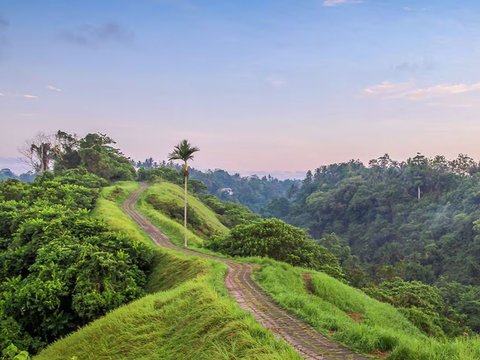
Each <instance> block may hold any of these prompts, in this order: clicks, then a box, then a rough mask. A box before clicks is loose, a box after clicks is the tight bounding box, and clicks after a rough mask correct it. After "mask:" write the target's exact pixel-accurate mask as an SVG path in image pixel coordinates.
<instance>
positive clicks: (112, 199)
mask: <svg viewBox="0 0 480 360" xmlns="http://www.w3.org/2000/svg"><path fill="white" fill-rule="evenodd" d="M119 188H120V189H122V190H119ZM135 189H136V184H134V183H122V184H119V185H115V186H113V187H109V188H106V189H104V190H103V191H102V198H101V199H100V200H99V202H98V206H97V209H96V210H95V211H96V214H97V216H100V217H102V218H104V219H105V220H106V221H107V222H109V223H110V225H111V226H112V227H114V228H115V229H116V230H118V231H122V232H124V233H126V234H128V236H130V237H135V238H138V239H140V238H141V239H143V240H144V241H146V242H147V243H149V244H151V246H154V245H153V243H152V242H151V241H150V240H149V238H148V236H147V235H146V234H144V233H142V232H141V231H140V229H139V228H138V227H137V226H136V224H135V223H133V221H132V220H131V219H130V218H129V217H128V216H127V215H125V214H124V213H123V212H122V211H121V209H120V208H119V203H120V202H121V201H122V200H123V199H125V198H126V196H128V194H129V192H131V191H133V190H135ZM156 249H157V256H156V264H155V267H154V269H153V271H152V274H151V275H150V279H149V283H148V286H147V291H148V292H150V293H151V295H148V296H145V297H143V298H141V299H139V300H137V301H135V302H133V303H130V304H128V305H125V306H122V307H120V308H118V309H116V310H114V311H112V312H111V313H109V314H107V315H106V316H105V317H103V318H101V319H99V320H97V321H94V322H93V323H91V324H89V325H87V326H86V327H84V328H82V329H80V330H78V331H77V332H75V333H73V334H71V335H69V336H67V337H66V338H64V339H61V340H59V341H57V342H55V343H53V344H52V345H50V346H49V347H48V348H46V349H45V350H43V351H42V352H41V353H40V354H39V355H38V356H37V357H36V359H39V360H42V359H45V360H47V359H48V360H55V359H70V358H71V357H73V356H75V357H76V358H77V359H78V360H81V359H132V360H133V359H278V360H280V359H300V357H299V356H298V355H297V354H296V353H295V352H294V351H293V350H292V349H291V348H290V347H289V346H287V345H286V344H285V343H284V342H283V341H280V340H278V339H276V338H275V337H274V336H273V335H272V334H271V333H270V332H268V331H267V330H265V329H264V328H262V327H261V326H260V325H258V324H257V323H256V322H255V320H254V319H253V317H252V316H251V315H250V314H248V313H246V312H245V311H243V310H241V309H240V308H239V307H238V305H237V304H236V303H235V302H234V301H233V300H232V299H231V298H230V297H228V296H226V294H227V291H226V289H225V287H224V284H223V278H224V275H225V271H226V266H225V265H224V264H222V263H218V262H213V261H210V260H206V259H201V258H196V257H192V256H186V255H183V254H181V253H178V252H175V251H170V250H162V249H160V248H156Z"/></svg>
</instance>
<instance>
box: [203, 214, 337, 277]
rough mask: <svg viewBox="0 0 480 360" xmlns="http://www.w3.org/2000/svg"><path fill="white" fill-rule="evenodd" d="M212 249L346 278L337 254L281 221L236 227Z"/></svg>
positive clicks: (210, 246)
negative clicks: (258, 257) (264, 258)
mask: <svg viewBox="0 0 480 360" xmlns="http://www.w3.org/2000/svg"><path fill="white" fill-rule="evenodd" d="M208 247H209V248H210V249H212V250H214V251H220V252H222V253H225V254H228V255H232V256H266V257H269V258H272V259H275V260H279V261H284V262H287V263H289V264H291V265H295V266H302V267H306V268H310V269H315V270H320V271H324V272H326V273H328V274H330V275H332V276H334V277H337V278H343V272H342V269H341V268H340V266H339V264H338V259H337V258H336V257H335V256H334V255H332V254H331V253H329V252H328V251H327V249H326V248H324V247H323V246H320V245H318V244H316V243H315V242H313V241H312V240H310V239H309V238H308V237H307V235H306V234H305V232H304V231H303V230H302V229H299V228H296V227H294V226H292V225H289V224H287V223H285V222H283V221H281V220H278V219H266V220H260V221H257V222H254V223H252V224H249V225H239V226H236V227H234V228H233V229H232V230H231V232H230V233H229V234H227V235H225V236H223V237H217V238H216V239H214V240H213V241H212V242H211V243H210V244H209V245H208Z"/></svg>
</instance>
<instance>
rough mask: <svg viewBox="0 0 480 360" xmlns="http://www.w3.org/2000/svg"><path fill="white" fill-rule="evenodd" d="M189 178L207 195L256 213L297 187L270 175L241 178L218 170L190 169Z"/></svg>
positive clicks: (295, 184) (292, 181)
mask: <svg viewBox="0 0 480 360" xmlns="http://www.w3.org/2000/svg"><path fill="white" fill-rule="evenodd" d="M190 176H191V178H192V179H195V180H199V181H201V182H202V183H203V184H205V185H206V186H207V188H208V191H209V193H210V194H212V195H215V196H217V197H218V198H219V199H221V200H222V201H230V202H238V203H240V204H243V205H245V206H247V207H248V208H249V209H251V210H253V211H256V212H260V210H261V209H262V208H264V207H265V206H266V205H267V204H268V202H269V201H271V200H272V199H276V198H278V197H285V196H288V195H289V194H292V193H293V191H292V187H293V189H296V186H297V185H298V181H296V180H278V179H276V178H273V177H271V176H270V175H269V176H263V177H261V178H260V177H258V176H256V175H252V176H244V177H242V176H240V174H234V175H230V174H229V173H228V172H226V171H224V170H219V169H217V170H213V171H212V170H209V171H207V172H202V171H199V170H195V169H191V170H190ZM264 215H267V216H270V214H264ZM273 216H275V215H273Z"/></svg>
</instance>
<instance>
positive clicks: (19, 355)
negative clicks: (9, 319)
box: [0, 344, 31, 360]
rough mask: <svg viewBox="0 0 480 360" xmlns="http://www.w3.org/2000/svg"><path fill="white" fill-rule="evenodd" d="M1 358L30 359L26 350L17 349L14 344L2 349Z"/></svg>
mask: <svg viewBox="0 0 480 360" xmlns="http://www.w3.org/2000/svg"><path fill="white" fill-rule="evenodd" d="M0 359H1V360H30V359H31V358H30V355H29V354H28V351H25V350H19V349H18V348H17V347H16V346H15V345H13V344H10V345H9V346H7V347H6V348H5V349H3V351H2V354H1V357H0Z"/></svg>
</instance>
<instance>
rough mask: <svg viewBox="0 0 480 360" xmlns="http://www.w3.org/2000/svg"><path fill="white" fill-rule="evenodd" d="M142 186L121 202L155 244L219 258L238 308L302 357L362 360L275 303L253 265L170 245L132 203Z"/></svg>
mask: <svg viewBox="0 0 480 360" xmlns="http://www.w3.org/2000/svg"><path fill="white" fill-rule="evenodd" d="M145 189H146V185H145V184H141V185H140V188H139V189H138V190H136V191H135V192H133V193H132V194H131V196H130V197H129V198H128V199H127V200H126V201H125V203H124V204H123V209H124V211H125V212H126V213H127V214H128V215H129V216H130V217H131V218H132V219H133V220H134V221H135V222H136V223H137V224H138V225H139V226H140V227H141V228H142V229H143V230H144V231H145V232H146V233H147V234H148V235H149V236H150V237H151V238H152V239H153V241H154V242H155V243H156V244H158V245H159V246H163V247H166V248H169V249H175V250H178V251H182V252H183V253H186V254H190V255H194V256H201V257H206V258H210V259H214V260H217V261H222V262H224V263H225V264H226V265H227V266H228V272H227V275H226V277H225V285H226V286H227V289H228V291H229V292H230V294H231V295H232V296H233V298H234V299H235V300H236V301H237V302H238V304H239V305H240V307H242V308H243V309H245V310H247V311H249V312H250V313H252V315H253V316H254V317H255V319H256V320H257V321H258V322H259V323H260V324H262V325H263V326H265V327H266V328H268V329H270V330H271V331H272V332H273V333H274V334H276V335H277V336H280V337H282V338H283V339H284V340H285V341H286V342H287V343H289V344H290V345H291V346H292V347H293V348H294V349H295V350H296V351H297V352H298V353H299V354H300V355H301V356H302V357H303V358H305V359H309V360H310V359H317V360H339V359H349V360H366V359H367V358H366V357H363V356H360V355H357V354H354V353H353V352H352V351H351V350H349V349H347V348H345V347H343V346H341V345H339V344H338V343H336V342H334V341H332V340H330V339H327V338H326V337H325V336H323V335H322V334H320V333H319V332H318V331H317V330H315V329H314V328H313V327H312V326H310V325H308V324H307V323H305V322H304V321H302V320H300V319H298V318H297V317H296V316H294V315H292V314H290V313H289V312H287V311H286V310H285V309H283V308H282V307H280V306H279V305H277V304H276V303H275V302H274V301H273V300H272V299H271V297H270V296H269V295H268V294H267V293H265V291H264V290H263V289H261V288H260V287H259V286H258V285H257V284H256V283H255V282H254V281H253V279H252V272H253V265H251V264H247V263H242V262H239V261H235V260H229V259H225V258H222V257H219V256H213V255H208V254H203V253H200V252H197V251H194V250H190V249H185V248H182V247H179V246H176V245H174V244H173V243H172V242H171V241H170V240H169V239H168V238H167V237H166V236H165V235H164V234H162V233H161V232H160V230H159V229H158V228H157V227H156V226H154V225H153V224H152V223H151V222H150V221H149V220H147V219H146V218H145V217H144V216H143V215H142V214H141V213H140V212H139V211H137V210H136V209H135V203H136V202H137V201H138V199H139V198H140V196H141V194H142V192H143V191H144V190H145Z"/></svg>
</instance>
